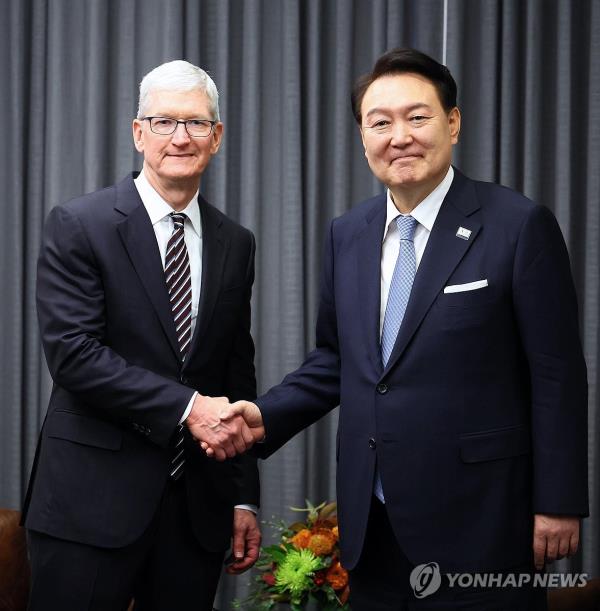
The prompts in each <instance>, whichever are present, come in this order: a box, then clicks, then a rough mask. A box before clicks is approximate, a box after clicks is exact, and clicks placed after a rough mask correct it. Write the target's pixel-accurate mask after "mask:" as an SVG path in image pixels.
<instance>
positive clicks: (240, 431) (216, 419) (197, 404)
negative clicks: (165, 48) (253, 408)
mask: <svg viewBox="0 0 600 611" xmlns="http://www.w3.org/2000/svg"><path fill="white" fill-rule="evenodd" d="M234 405H235V404H234ZM259 413H260V412H259ZM223 416H225V417H223ZM185 424H186V426H187V427H188V428H189V430H190V433H191V434H192V436H193V437H194V439H197V440H198V441H200V442H201V444H202V447H204V444H206V447H210V448H211V450H212V451H211V453H210V454H208V452H207V455H208V456H214V458H216V459H217V460H219V461H221V460H225V459H226V458H232V457H234V456H235V455H236V454H241V453H242V452H245V451H246V450H248V449H249V448H251V447H252V445H253V444H254V441H255V437H254V435H253V434H252V432H251V431H250V429H249V427H248V425H247V424H246V423H245V421H244V418H243V417H242V416H241V415H237V414H234V413H231V408H230V405H229V401H228V400H227V397H205V396H203V395H201V394H200V393H198V395H197V396H196V399H195V400H194V403H193V405H192V411H191V412H190V414H189V416H188V417H187V418H186V420H185Z"/></svg>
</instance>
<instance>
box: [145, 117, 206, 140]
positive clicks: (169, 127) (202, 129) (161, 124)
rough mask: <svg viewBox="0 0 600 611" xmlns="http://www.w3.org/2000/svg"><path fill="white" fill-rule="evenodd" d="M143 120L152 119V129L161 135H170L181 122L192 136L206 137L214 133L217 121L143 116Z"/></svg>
mask: <svg viewBox="0 0 600 611" xmlns="http://www.w3.org/2000/svg"><path fill="white" fill-rule="evenodd" d="M141 120H142V121H150V129H151V130H152V131H153V132H154V133H155V134H158V135H159V136H170V135H171V134H172V133H174V132H175V130H176V129H177V126H178V125H179V124H180V123H183V125H185V130H186V131H187V133H188V134H189V135H190V136H192V138H206V137H207V136H210V134H211V133H212V130H213V127H214V126H215V124H216V123H217V121H210V120H209V119H187V120H186V121H178V120H177V119H171V118H170V117H142V119H141Z"/></svg>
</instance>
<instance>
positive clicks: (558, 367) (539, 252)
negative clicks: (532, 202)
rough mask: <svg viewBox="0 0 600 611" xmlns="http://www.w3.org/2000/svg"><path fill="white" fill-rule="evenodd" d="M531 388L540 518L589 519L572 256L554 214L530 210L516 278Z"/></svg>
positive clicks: (535, 495) (581, 360) (515, 292)
mask: <svg viewBox="0 0 600 611" xmlns="http://www.w3.org/2000/svg"><path fill="white" fill-rule="evenodd" d="M513 299H514V308H515V312H516V317H517V323H518V325H519V331H520V336H521V341H522V343H523V348H524V350H525V353H526V355H527V360H528V363H529V369H530V383H531V429H532V446H533V499H532V501H533V510H534V513H547V514H564V515H582V516H585V515H587V514H588V483H587V374H586V366H585V361H584V358H583V352H582V348H581V343H580V339H579V326H578V309H577V300H576V296H575V288H574V286H573V280H572V277H571V270H570V265H569V257H568V253H567V249H566V246H565V243H564V240H563V237H562V234H561V231H560V228H559V226H558V224H557V222H556V219H555V218H554V216H553V215H552V213H551V212H550V211H549V210H548V209H547V208H545V207H543V206H536V207H535V208H533V209H532V211H531V213H530V214H529V216H528V218H527V219H526V221H525V223H524V224H523V226H522V229H521V233H520V235H519V239H518V244H517V250H516V255H515V265H514V274H513Z"/></svg>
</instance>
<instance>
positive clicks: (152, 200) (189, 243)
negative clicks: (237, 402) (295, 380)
mask: <svg viewBox="0 0 600 611" xmlns="http://www.w3.org/2000/svg"><path fill="white" fill-rule="evenodd" d="M134 183H135V186H136V189H137V190H138V193H139V194H140V198H141V200H142V203H143V204H144V208H146V212H148V216H149V217H150V222H151V223H152V227H153V229H154V235H155V236H156V241H157V243H158V249H159V251H160V260H161V261H162V265H163V269H164V267H165V257H166V254H167V244H168V243H169V238H170V237H171V234H172V233H173V226H174V223H173V219H172V218H171V216H170V214H171V213H172V212H175V211H174V210H173V208H172V207H171V206H170V205H169V204H168V203H167V202H166V201H165V200H164V199H163V198H162V197H161V196H160V195H159V194H158V192H157V191H156V189H155V188H154V187H153V186H152V185H151V184H150V183H149V182H148V179H147V178H146V176H145V174H144V171H143V170H142V171H141V172H140V173H139V175H138V177H137V178H136V179H135V180H134ZM178 212H180V213H182V214H185V215H186V216H187V219H186V220H185V223H184V225H183V235H184V240H185V245H186V248H187V251H188V257H189V259H190V275H191V280H192V323H191V324H192V337H193V335H194V329H195V328H196V319H197V318H198V304H199V303H200V290H201V288H202V221H201V218H200V207H199V206H198V191H196V193H194V197H192V199H191V200H190V201H189V202H188V204H187V206H186V207H185V208H184V209H183V210H178ZM197 395H198V393H197V392H195V393H194V394H193V395H192V398H191V399H190V402H189V403H188V405H187V407H186V409H185V412H183V416H182V417H181V420H180V421H179V424H182V423H183V422H184V421H185V419H186V418H187V417H188V416H189V414H190V412H191V411H192V406H193V404H194V401H195V399H196V396H197ZM236 509H247V510H248V511H252V513H256V512H257V511H258V508H257V507H256V506H255V505H236Z"/></svg>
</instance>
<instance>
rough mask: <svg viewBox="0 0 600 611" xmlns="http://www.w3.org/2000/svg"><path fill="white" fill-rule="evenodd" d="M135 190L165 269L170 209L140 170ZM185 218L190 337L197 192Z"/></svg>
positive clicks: (196, 286) (197, 263) (195, 293)
mask: <svg viewBox="0 0 600 611" xmlns="http://www.w3.org/2000/svg"><path fill="white" fill-rule="evenodd" d="M133 182H134V183H135V186H136V189H137V190H138V193H139V194H140V198H141V200H142V203H143V204H144V208H146V212H147V213H148V216H149V217H150V222H151V223H152V228H153V229H154V235H155V236H156V241H157V242H158V250H159V251H160V260H161V261H162V265H163V269H164V267H165V257H166V254H167V244H168V243H169V238H170V237H171V234H172V233H173V227H174V223H173V219H172V218H171V216H170V215H171V213H172V212H175V210H173V208H172V207H171V206H170V205H169V204H168V203H167V202H166V201H165V200H164V199H163V198H162V197H161V196H160V195H159V194H158V192H157V191H156V189H155V188H154V187H153V186H152V185H151V184H150V183H149V182H148V179H147V178H146V175H145V174H144V171H143V170H142V171H141V172H140V173H139V175H138V177H137V178H136V179H135V180H134V181H133ZM178 212H181V213H182V214H185V215H186V216H187V219H186V220H185V223H184V225H183V235H184V239H185V245H186V248H187V251H188V257H189V260H190V276H191V280H192V322H191V325H192V337H193V335H194V329H195V328H196V319H197V318H198V304H199V303H200V290H201V288H202V222H201V220H200V207H199V206H198V191H196V193H194V197H192V199H191V200H190V201H189V202H188V204H187V206H186V207H185V208H184V209H183V210H178ZM196 394H197V393H194V394H193V396H192V398H191V399H190V402H189V403H188V405H187V407H186V409H185V412H183V416H182V417H181V420H180V421H179V424H181V423H182V422H183V421H184V420H185V419H186V418H187V417H188V416H189V415H190V412H191V411H192V405H193V404H194V400H195V399H196Z"/></svg>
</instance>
